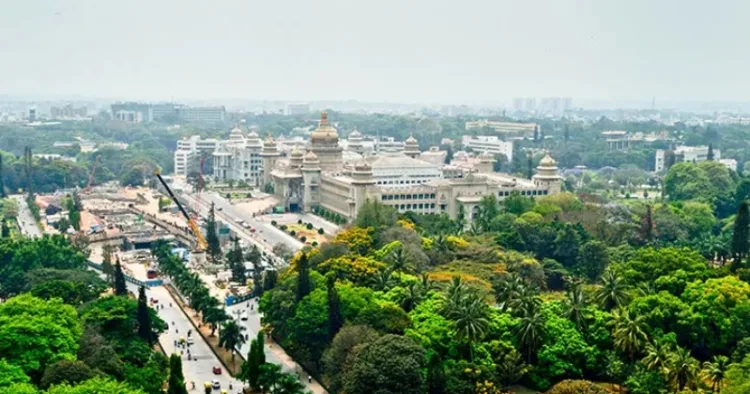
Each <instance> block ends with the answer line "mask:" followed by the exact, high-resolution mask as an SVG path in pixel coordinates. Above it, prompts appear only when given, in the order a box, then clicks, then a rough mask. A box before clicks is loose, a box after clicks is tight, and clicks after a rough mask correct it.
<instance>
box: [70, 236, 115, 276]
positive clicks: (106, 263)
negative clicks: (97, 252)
mask: <svg viewBox="0 0 750 394" xmlns="http://www.w3.org/2000/svg"><path fill="white" fill-rule="evenodd" d="M60 231H62V230H60ZM113 252H114V247H113V246H112V245H109V244H106V245H104V247H102V273H104V275H105V276H106V277H107V281H108V282H112V276H113V275H114V272H115V268H114V266H113V265H112V253H113Z"/></svg>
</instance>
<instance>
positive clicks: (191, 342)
mask: <svg viewBox="0 0 750 394" xmlns="http://www.w3.org/2000/svg"><path fill="white" fill-rule="evenodd" d="M187 343H188V345H192V344H193V343H195V341H194V340H193V338H190V337H188V339H187ZM219 373H221V372H219Z"/></svg>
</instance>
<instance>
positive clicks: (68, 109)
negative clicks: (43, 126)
mask: <svg viewBox="0 0 750 394" xmlns="http://www.w3.org/2000/svg"><path fill="white" fill-rule="evenodd" d="M49 113H50V117H51V118H52V119H65V118H85V117H86V116H88V108H86V106H85V105H84V106H82V107H80V108H76V107H74V106H73V104H67V105H65V106H64V107H50V109H49Z"/></svg>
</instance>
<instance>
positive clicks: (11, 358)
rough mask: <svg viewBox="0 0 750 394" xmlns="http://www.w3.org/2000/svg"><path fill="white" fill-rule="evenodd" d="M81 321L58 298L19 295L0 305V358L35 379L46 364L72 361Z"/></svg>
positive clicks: (73, 311)
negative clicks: (46, 299) (46, 298)
mask: <svg viewBox="0 0 750 394" xmlns="http://www.w3.org/2000/svg"><path fill="white" fill-rule="evenodd" d="M81 332H82V330H81V322H80V321H79V319H78V314H77V313H76V310H75V309H74V308H73V307H72V306H70V305H65V304H63V302H62V300H60V299H51V300H48V301H45V300H42V299H39V298H36V297H33V296H31V295H29V294H22V295H19V296H16V297H13V298H11V299H9V300H7V301H5V302H4V303H2V304H0V338H2V340H0V358H1V359H5V360H6V361H7V362H9V363H11V364H14V365H17V366H19V367H21V368H22V369H23V370H24V372H26V373H27V374H28V375H29V376H31V377H32V378H34V379H35V380H37V381H38V379H40V378H41V375H42V372H43V371H44V370H45V369H46V368H47V366H49V365H51V364H53V363H55V362H57V361H60V360H75V355H76V352H77V350H78V339H79V338H80V336H81Z"/></svg>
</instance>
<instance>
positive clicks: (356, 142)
mask: <svg viewBox="0 0 750 394" xmlns="http://www.w3.org/2000/svg"><path fill="white" fill-rule="evenodd" d="M348 141H349V150H350V151H352V152H356V153H359V154H360V155H361V154H364V145H363V144H362V141H363V138H362V134H361V133H360V132H359V131H357V128H356V127H355V128H354V131H352V132H351V133H349V138H348Z"/></svg>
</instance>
